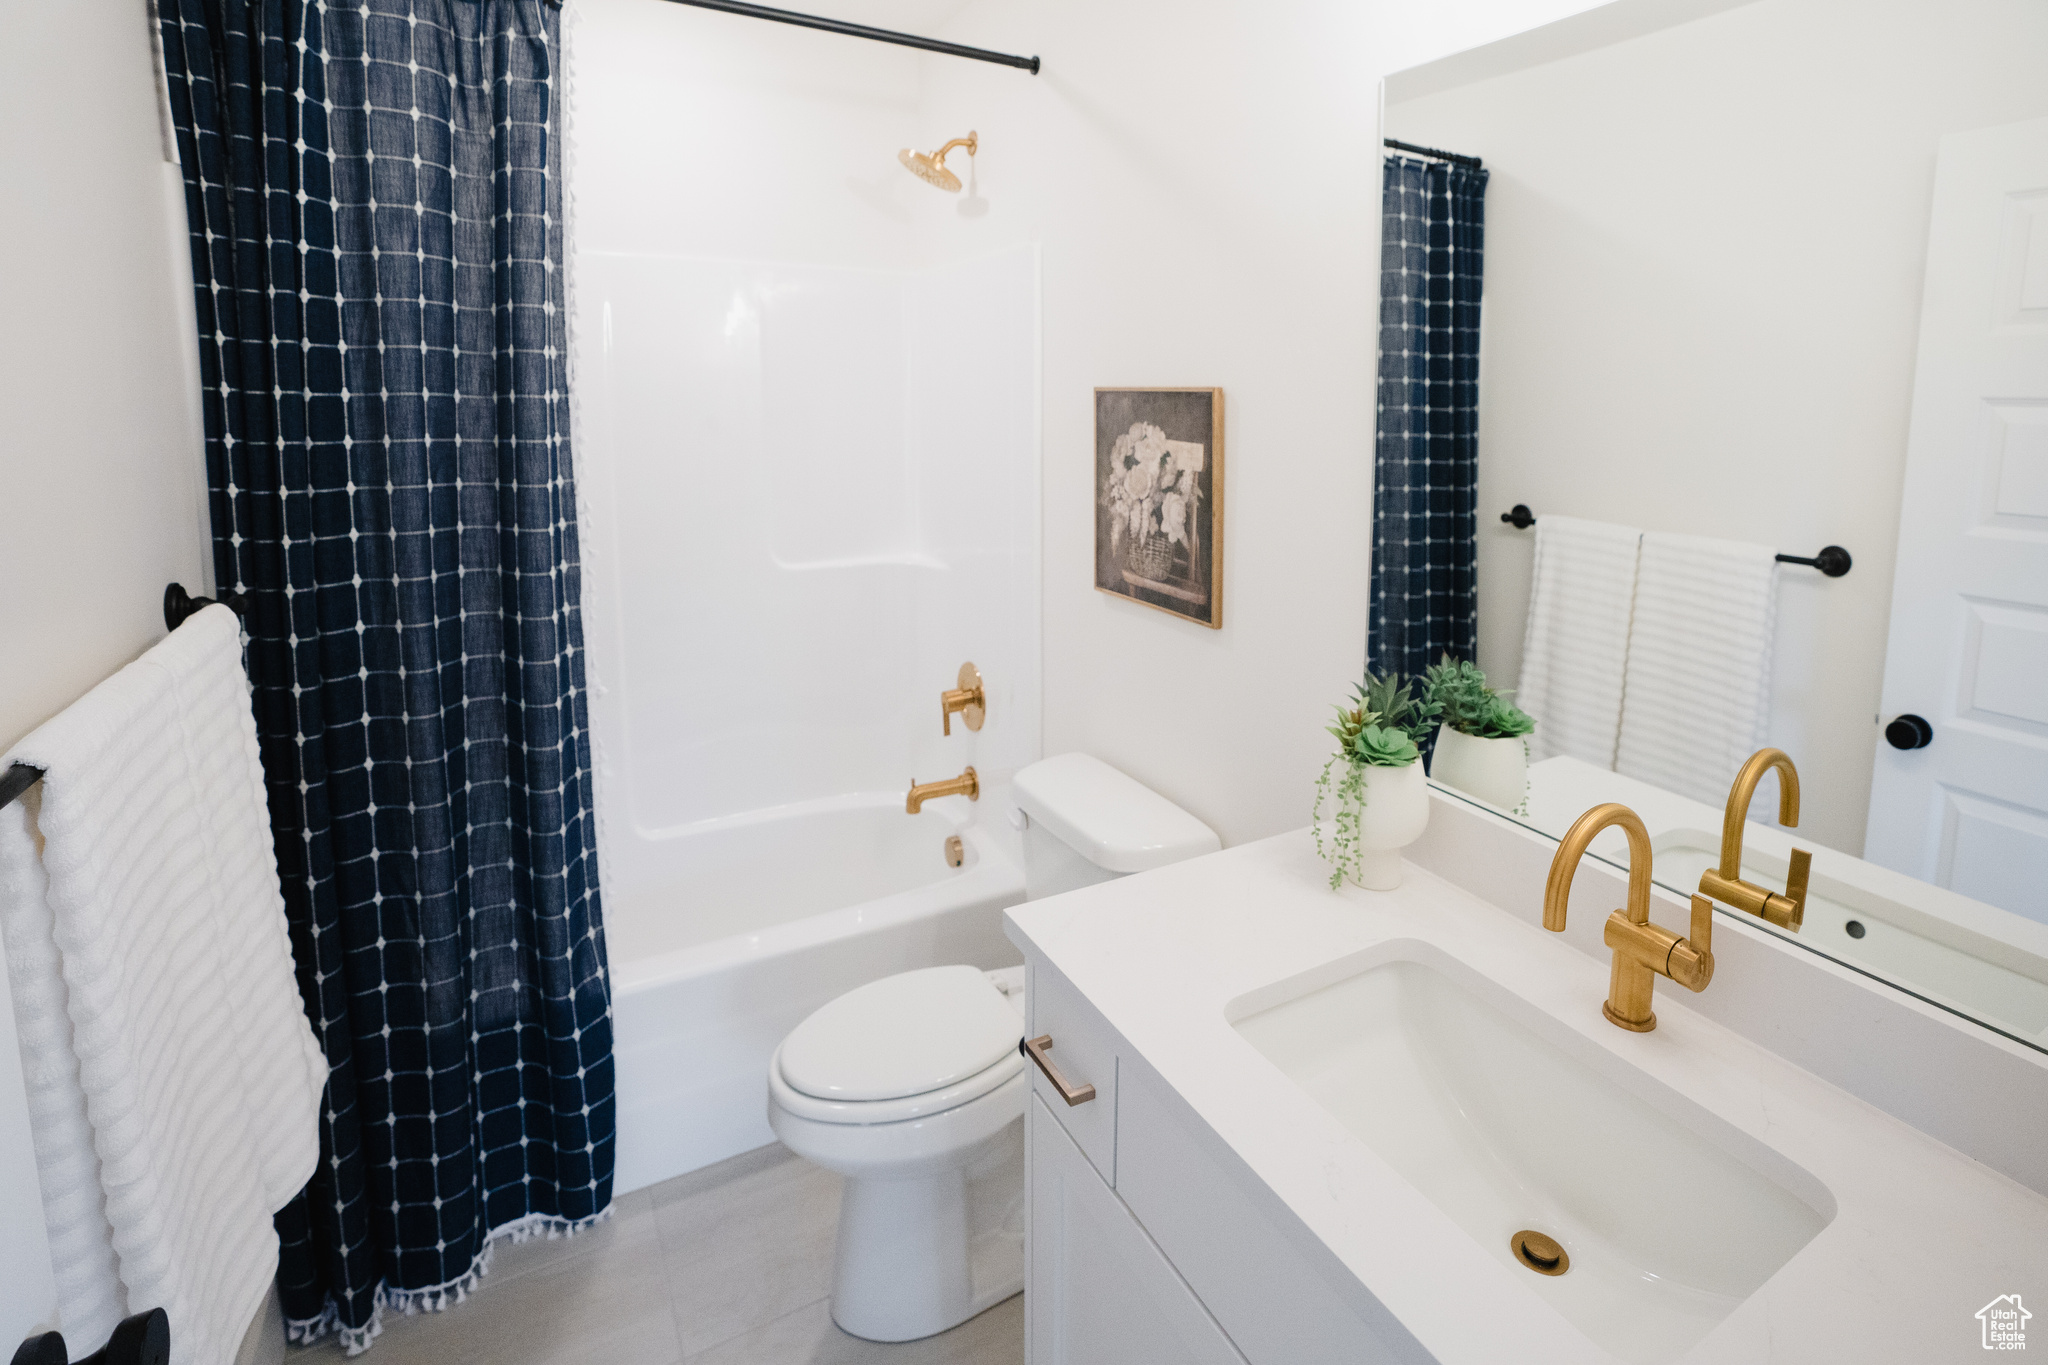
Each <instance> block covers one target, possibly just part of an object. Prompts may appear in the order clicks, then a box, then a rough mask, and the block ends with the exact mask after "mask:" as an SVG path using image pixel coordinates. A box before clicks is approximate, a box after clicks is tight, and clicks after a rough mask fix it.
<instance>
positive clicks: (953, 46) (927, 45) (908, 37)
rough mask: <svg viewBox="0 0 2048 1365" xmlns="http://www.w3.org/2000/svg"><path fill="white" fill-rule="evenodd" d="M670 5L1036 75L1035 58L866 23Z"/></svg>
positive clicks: (738, 4) (713, 1)
mask: <svg viewBox="0 0 2048 1365" xmlns="http://www.w3.org/2000/svg"><path fill="white" fill-rule="evenodd" d="M669 3H670V4H675V5H691V6H694V7H695V8H697V9H715V10H723V11H724V12H725V13H727V14H743V15H745V16H746V17H747V18H749V19H767V20H769V21H771V22H773V23H777V24H794V25H796V26H797V27H798V28H815V29H818V30H820V31H821V32H824V33H843V34H845V35H846V36H847V37H849V38H871V39H873V40H874V41H875V42H878V43H895V44H896V45H897V46H898V47H915V48H922V49H923V50H924V51H926V52H940V53H944V54H945V55H946V56H948V57H967V58H969V59H971V60H973V61H977V62H994V63H995V64H996V65H997V66H1014V67H1016V68H1017V69H1018V70H1020V71H1029V72H1030V73H1031V74H1032V75H1034V76H1036V75H1037V74H1038V58H1036V57H1013V56H1011V55H1010V54H1009V53H1007V52H990V51H989V50H988V49H987V48H985V47H966V46H964V45H962V44H960V43H942V42H940V41H939V40H938V39H936V38H920V37H918V36H917V35H916V34H914V33H898V32H896V31H895V30H894V29H887V28H869V27H868V26H867V25H866V24H849V23H847V22H846V21H845V20H844V19H825V18H821V17H820V16H818V15H815V14H798V13H797V12H796V11H795V10H786V9H770V8H768V6H766V5H749V4H747V3H745V0H669Z"/></svg>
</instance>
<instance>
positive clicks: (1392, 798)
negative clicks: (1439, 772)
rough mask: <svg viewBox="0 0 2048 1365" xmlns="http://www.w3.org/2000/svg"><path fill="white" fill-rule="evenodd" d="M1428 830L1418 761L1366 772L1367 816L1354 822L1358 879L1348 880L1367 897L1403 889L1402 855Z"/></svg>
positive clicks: (1425, 795)
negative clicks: (1363, 891) (1375, 893)
mask: <svg viewBox="0 0 2048 1365" xmlns="http://www.w3.org/2000/svg"><path fill="white" fill-rule="evenodd" d="M1428 825H1429V784H1428V782H1427V780H1426V779H1425V778H1424V777H1423V774H1422V760H1421V759H1419V758H1418V759H1416V760H1415V761H1414V762H1413V763H1410V764H1408V765H1407V766H1406V767H1401V768H1373V767H1368V768H1367V769H1366V770H1365V813H1364V815H1363V816H1362V817H1361V818H1360V819H1359V822H1358V873H1357V875H1356V876H1354V877H1352V878H1351V881H1352V882H1353V883H1355V884H1356V885H1359V886H1362V887H1364V888H1365V889H1366V890H1368V891H1392V890H1393V889H1394V888H1395V887H1397V886H1399V885H1400V884H1401V850H1402V849H1404V848H1406V847H1408V845H1410V844H1412V843H1414V842H1415V841H1416V840H1417V839H1420V838H1421V837H1422V831H1423V830H1424V829H1425V828H1427V827H1428Z"/></svg>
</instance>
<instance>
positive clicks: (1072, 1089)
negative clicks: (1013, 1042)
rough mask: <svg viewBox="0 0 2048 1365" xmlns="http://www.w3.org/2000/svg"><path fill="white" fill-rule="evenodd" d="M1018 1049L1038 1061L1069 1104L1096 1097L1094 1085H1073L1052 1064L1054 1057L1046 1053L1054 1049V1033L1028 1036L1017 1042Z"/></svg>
mask: <svg viewBox="0 0 2048 1365" xmlns="http://www.w3.org/2000/svg"><path fill="white" fill-rule="evenodd" d="M1017 1050H1018V1051H1020V1052H1022V1053H1023V1054H1024V1055H1025V1056H1026V1057H1029V1058H1030V1059H1031V1060H1032V1061H1034V1062H1037V1063H1038V1069H1039V1070H1040V1071H1043V1072H1044V1073H1045V1078H1046V1079H1047V1080H1049V1081H1051V1082H1052V1088H1053V1089H1055V1090H1057V1091H1059V1092H1060V1098H1061V1099H1063V1100H1065V1101H1066V1102H1067V1103H1068V1104H1069V1105H1075V1104H1086V1103H1088V1101H1090V1100H1092V1099H1094V1098H1095V1087H1094V1086H1093V1085H1071V1084H1069V1083H1068V1081H1067V1078H1066V1077H1065V1076H1062V1075H1060V1069H1059V1068H1058V1067H1056V1066H1054V1065H1053V1064H1052V1058H1050V1057H1048V1056H1046V1055H1045V1054H1046V1053H1048V1052H1050V1051H1052V1035H1051V1034H1050V1033H1041V1034H1039V1035H1038V1036H1037V1037H1036V1038H1026V1039H1025V1040H1024V1041H1022V1042H1020V1043H1018V1044H1017Z"/></svg>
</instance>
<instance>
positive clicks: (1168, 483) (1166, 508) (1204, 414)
mask: <svg viewBox="0 0 2048 1365" xmlns="http://www.w3.org/2000/svg"><path fill="white" fill-rule="evenodd" d="M1094 501H1095V587H1096V590H1097V591H1098V592H1105V593H1108V594H1109V595H1110V596H1112V597H1121V598H1123V599H1124V600H1125V601H1128V602H1136V603H1137V604H1138V605H1140V606H1145V607H1151V608H1152V609H1153V610H1154V611H1163V612H1167V613H1168V614H1170V615H1173V616H1178V617H1180V618H1181V619H1182V620H1184V621H1193V622H1195V623H1196V624H1197V625H1204V626H1207V627H1209V628H1210V629H1211V630H1221V629H1222V628H1223V390H1222V389H1220V388H1098V389H1097V390H1095V470H1094Z"/></svg>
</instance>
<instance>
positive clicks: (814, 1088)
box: [782, 967, 1024, 1100]
mask: <svg viewBox="0 0 2048 1365" xmlns="http://www.w3.org/2000/svg"><path fill="white" fill-rule="evenodd" d="M1023 1036H1024V1021H1023V1020H1021V1019H1019V1018H1018V1017H1017V1011H1016V1010H1015V1009H1013V1008H1012V1007H1011V1005H1010V1002H1009V1001H1008V1000H1007V999H1005V998H1004V996H1003V993H1002V992H1001V991H999V990H997V989H996V988H995V984H994V983H993V982H991V981H990V980H989V979H988V977H986V976H985V975H983V974H982V973H981V971H979V970H978V969H976V968H974V967H926V968H925V969H923V970H922V971H915V972H904V973H903V974H902V975H900V976H885V977H883V978H882V979H881V980H880V981H871V982H869V983H868V984H867V985H865V986H862V987H860V988H859V989H858V990H853V991H849V992H847V993H846V994H845V995H842V996H840V997H839V998H838V999H837V1000H834V1001H833V1002H832V1003H831V1004H829V1005H826V1006H825V1007H824V1008H823V1009H821V1010H819V1011H818V1012H817V1013H815V1014H813V1015H812V1016H811V1017H810V1018H808V1019H806V1020H804V1021H803V1022H802V1023H801V1024H798V1025H797V1026H796V1029H795V1031H794V1032H792V1033H791V1034H790V1035H789V1037H788V1038H787V1039H786V1040H784V1042H783V1044H782V1079H783V1080H785V1081H787V1082H789V1085H790V1088H791V1089H793V1090H796V1091H799V1092H800V1093H802V1094H805V1095H810V1096H813V1097H814V1098H817V1099H821V1100H894V1099H901V1098H902V1097H904V1096H906V1095H921V1094H923V1093H924V1092H925V1091H927V1090H938V1089H940V1088H941V1087H944V1086H948V1085H952V1084H955V1083H956V1082H958V1081H963V1080H965V1079H967V1077H969V1076H972V1075H974V1074H975V1073H976V1072H977V1071H985V1070H987V1069H988V1068H989V1067H991V1066H993V1065H995V1064H996V1063H997V1062H999V1061H1001V1060H1002V1059H1003V1058H1004V1056H1005V1055H1007V1054H1008V1053H1012V1052H1015V1051H1016V1050H1017V1043H1018V1040H1019V1039H1021V1038H1022V1037H1023Z"/></svg>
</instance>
